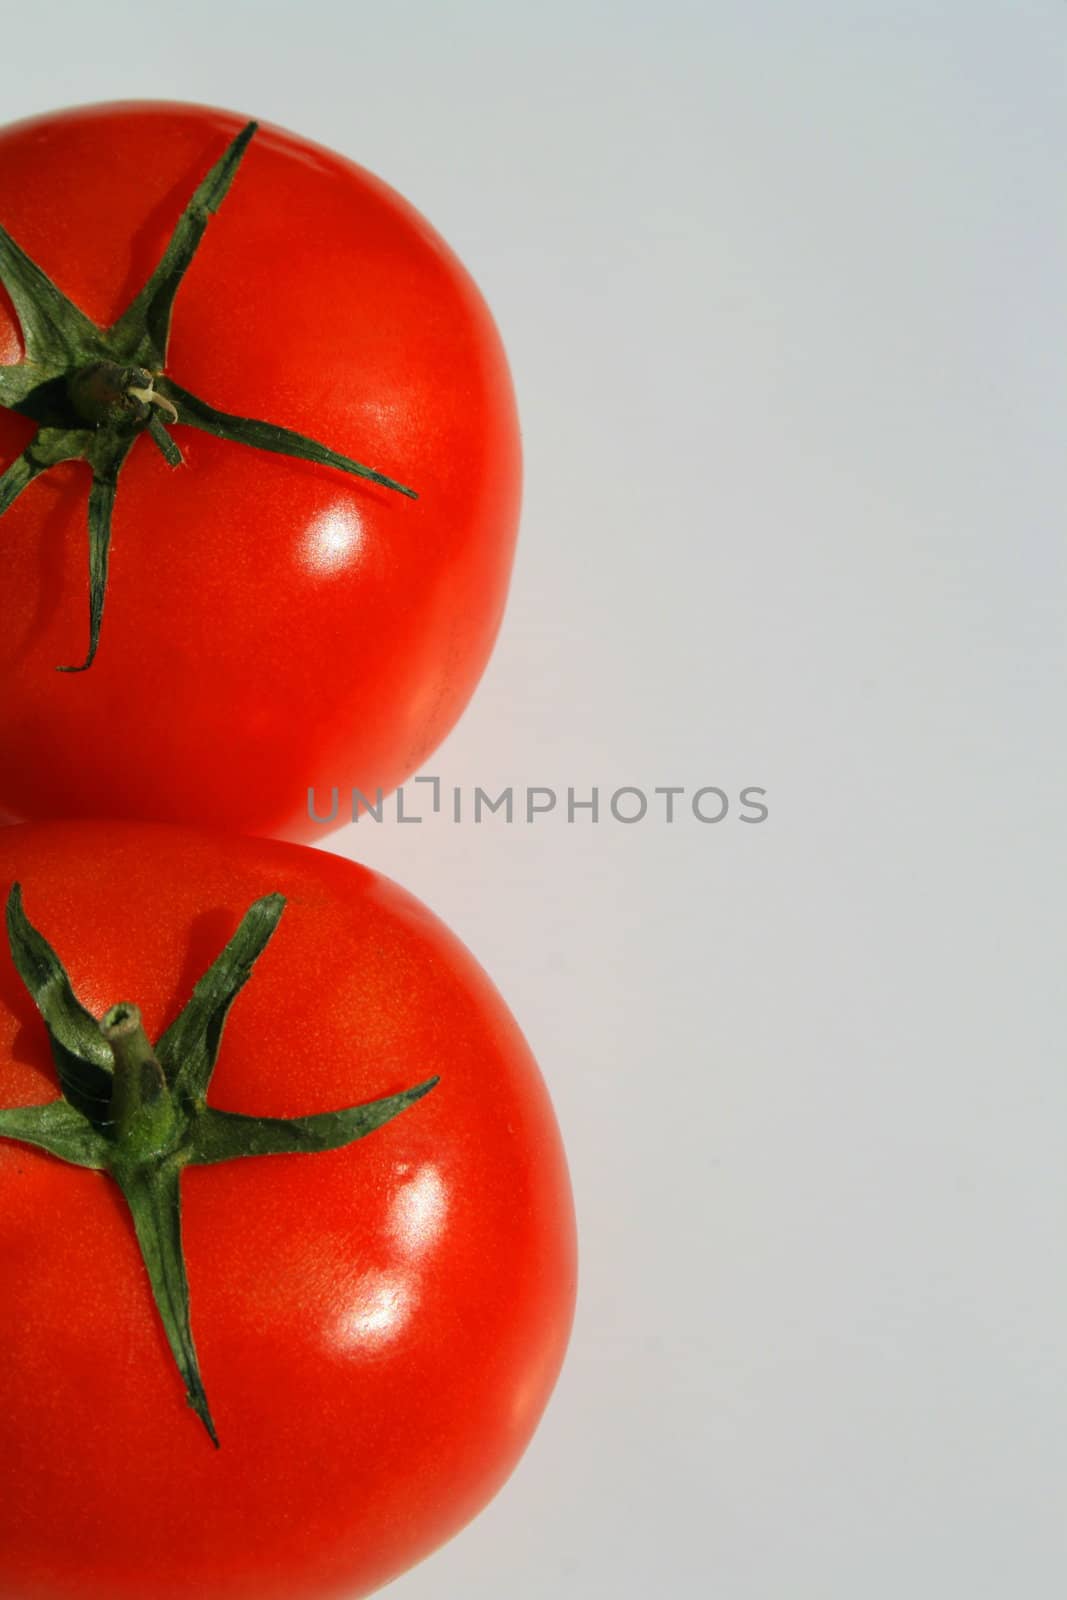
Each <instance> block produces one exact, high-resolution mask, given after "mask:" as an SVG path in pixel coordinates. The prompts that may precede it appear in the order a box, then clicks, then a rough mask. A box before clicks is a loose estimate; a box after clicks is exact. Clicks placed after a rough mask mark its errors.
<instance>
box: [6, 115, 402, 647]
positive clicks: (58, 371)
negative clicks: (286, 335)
mask: <svg viewBox="0 0 1067 1600" xmlns="http://www.w3.org/2000/svg"><path fill="white" fill-rule="evenodd" d="M255 131H256V124H255V123H254V122H250V123H248V125H247V127H245V128H243V129H242V130H241V132H240V133H239V134H238V135H237V137H236V138H235V139H234V140H233V142H232V143H231V144H230V146H229V148H228V149H227V150H226V152H225V154H224V155H223V156H222V157H221V159H220V160H219V161H217V162H216V163H215V165H214V166H213V167H212V169H211V171H210V172H209V173H208V174H207V176H206V178H205V179H204V180H203V182H202V183H201V184H200V186H199V188H198V189H197V190H196V192H195V194H194V195H193V197H192V199H191V200H190V201H189V204H188V205H187V206H186V208H185V210H184V211H183V213H182V215H181V218H180V219H179V222H178V225H177V227H176V228H175V230H174V233H173V235H172V236H171V240H170V243H169V244H168V245H167V248H166V250H165V251H164V253H163V257H162V259H161V261H160V263H159V265H158V266H157V267H156V270H155V272H153V274H152V276H151V278H149V280H148V282H147V283H146V284H145V286H144V288H143V289H142V290H141V292H140V294H138V295H137V297H136V298H135V299H134V300H133V301H132V303H131V304H130V305H129V306H128V307H127V308H126V310H125V311H124V312H123V314H122V316H121V317H120V318H119V320H118V321H117V322H116V323H115V324H114V325H113V326H112V327H110V328H99V327H97V325H96V323H94V322H91V321H90V319H89V318H88V317H87V316H86V315H85V313H84V312H82V311H80V310H79V309H78V307H77V306H76V305H74V303H73V301H71V300H68V299H67V297H66V295H65V294H64V293H63V292H62V290H61V289H59V288H57V287H56V285H55V284H54V283H53V282H52V280H51V279H50V278H49V277H48V276H47V274H46V273H44V272H42V270H41V268H40V267H39V266H38V265H37V264H36V262H34V261H32V260H31V259H30V257H29V256H28V255H27V254H26V253H25V251H24V250H22V249H21V248H20V247H19V246H18V245H17V244H16V243H15V241H14V239H12V237H11V235H10V234H9V233H7V231H6V230H5V229H4V228H3V227H0V283H2V284H3V286H4V288H5V289H6V290H7V292H8V294H9V295H10V296H11V300H12V303H13V305H14V307H15V313H16V315H17V316H18V319H19V322H20V324H21V327H22V334H23V339H24V342H25V346H26V359H25V360H24V361H22V362H20V363H19V364H18V365H17V366H7V367H4V366H0V408H6V409H7V410H10V411H17V412H20V413H21V414H22V415H23V416H26V417H29V418H30V419H31V420H32V421H34V422H36V423H37V433H36V435H35V437H34V438H33V439H32V440H31V442H30V444H29V445H28V446H27V448H26V449H25V450H24V451H23V453H22V455H21V456H19V457H18V458H17V460H15V461H13V462H12V464H11V466H10V467H8V469H7V471H6V472H4V473H3V474H2V475H0V516H2V515H3V513H4V512H5V511H6V510H7V509H8V507H9V506H10V505H12V504H13V503H14V501H15V500H16V499H17V498H18V496H19V495H20V494H21V493H22V492H23V490H24V489H26V488H28V487H29V485H30V484H31V483H32V482H33V480H34V479H35V478H36V477H38V476H39V475H40V474H41V473H42V472H46V471H47V470H48V468H49V467H54V466H57V465H58V464H59V462H61V461H76V460H81V461H86V462H88V464H89V467H90V469H91V471H92V487H91V489H90V491H89V648H88V653H87V654H86V657H85V660H84V661H83V662H82V663H81V664H80V665H79V666H76V667H61V668H60V669H59V670H60V671H61V672H82V671H84V670H85V669H86V668H87V667H90V666H91V665H92V663H93V660H94V658H95V656H96V652H97V648H98V646H99V643H100V628H101V624H102V622H103V615H104V600H105V598H106V595H107V573H108V556H109V552H110V545H111V518H112V512H113V509H114V504H115V493H116V488H117V484H118V477H119V473H120V471H121V469H122V467H123V465H124V463H125V461H126V457H127V456H128V455H129V453H130V450H131V449H132V448H133V445H134V443H135V442H136V440H137V437H138V435H139V434H141V433H147V434H148V436H149V437H150V438H151V439H152V440H153V442H154V443H155V444H156V446H157V447H158V448H159V450H160V451H161V452H162V453H163V456H164V457H165V459H166V460H167V462H168V463H169V464H170V466H172V467H177V466H180V465H181V463H182V455H181V451H180V449H179V448H178V445H177V444H176V443H175V441H174V440H173V438H172V437H171V435H170V434H169V433H168V431H167V425H168V424H170V423H181V424H184V425H185V426H188V427H192V428H199V429H200V430H201V431H202V432H205V433H210V434H213V435H214V436H215V437H216V438H219V439H226V440H229V441H230V442H231V443H233V444H245V445H251V446H253V447H254V448H255V449H258V450H269V451H273V452H274V453H276V454H279V455H287V456H294V457H296V458H297V459H299V460H301V461H311V462H314V463H316V464H317V465H319V466H324V467H334V468H337V469H338V470H339V471H341V472H348V473H351V474H352V475H354V476H355V477H358V478H367V479H369V480H370V481H371V482H372V483H378V484H381V485H382V486H383V487H384V488H386V489H395V490H396V492H397V493H398V494H403V495H407V496H408V498H409V499H412V500H414V499H416V498H417V497H416V494H415V491H414V490H413V489H408V488H405V487H404V485H403V484H400V483H397V482H395V480H394V479H392V478H387V477H386V476H385V474H384V473H382V472H378V471H377V470H375V469H374V468H373V467H366V466H363V465H362V464H361V463H360V462H358V461H354V460H352V458H351V457H350V456H345V455H341V454H340V453H339V452H338V451H336V450H331V449H330V448H329V446H328V445H324V444H319V443H318V441H317V440H315V439H310V438H308V437H306V436H305V435H304V434H301V433H294V432H293V431H292V429H290V428H280V427H276V426H275V425H274V424H273V423H270V422H260V421H257V420H256V419H254V418H251V417H235V416H230V415H228V414H227V413H226V412H224V411H218V410H216V409H215V408H214V407H213V406H211V405H209V404H208V403H207V402H206V401H204V400H200V399H198V398H197V397H196V396H195V395H192V394H189V393H188V392H187V391H186V390H185V389H183V388H181V387H180V385H179V384H177V383H175V382H174V380H173V379H172V378H170V377H168V376H167V375H166V374H165V371H164V369H165V367H166V361H167V344H168V341H169V338H170V324H171V313H172V311H173V307H174V298H175V295H176V294H177V292H178V289H179V287H180V285H181V282H182V279H183V277H184V276H185V273H186V272H187V270H188V268H189V265H190V263H191V262H192V259H193V257H194V255H195V254H196V251H197V248H198V246H199V244H200V241H201V239H202V238H203V236H204V231H205V229H206V228H207V225H208V221H209V220H210V218H211V216H212V215H213V213H214V212H216V211H217V210H218V208H219V206H220V205H221V204H222V202H223V200H224V199H225V197H226V194H227V192H228V190H229V187H230V184H231V183H232V182H233V178H234V175H235V173H236V172H237V169H238V167H239V166H240V164H241V160H242V157H243V156H244V153H245V150H246V149H247V147H248V144H249V141H250V140H251V138H252V136H253V134H254V133H255Z"/></svg>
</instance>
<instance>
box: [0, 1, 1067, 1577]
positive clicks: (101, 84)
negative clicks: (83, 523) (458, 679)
mask: <svg viewBox="0 0 1067 1600" xmlns="http://www.w3.org/2000/svg"><path fill="white" fill-rule="evenodd" d="M1065 42H1067V11H1065V9H1064V7H1063V6H1062V5H1061V4H1058V3H1052V0H1048V3H1033V0H1001V3H991V0H929V3H926V4H922V3H908V0H882V3H878V4H872V3H865V0H859V3H857V0H840V3H827V0H812V3H801V0H782V3H779V4H773V3H769V0H755V3H753V0H703V3H700V4H698V3H693V4H683V3H681V0H668V3H666V4H656V5H653V4H651V3H650V0H645V3H643V4H640V5H634V4H607V3H605V4H592V3H590V0H577V3H568V4H566V5H563V4H560V3H558V0H553V3H548V4H541V5H539V6H528V5H519V4H517V3H515V0H506V3H497V4H471V3H467V0H457V3H455V4H449V5H447V6H445V5H428V4H399V5H384V4H380V5H378V4H376V5H374V6H367V5H362V4H355V5H352V4H340V3H338V4H335V5H329V4H325V3H322V0H302V3H300V4H282V5H279V4H270V3H263V0H259V3H257V4H254V5H253V4H245V3H241V4H235V3H232V0H230V3H225V4H219V3H212V4H206V3H203V0H183V4H182V5H181V6H180V7H173V8H167V7H161V6H146V5H143V4H137V5H126V4H119V3H116V0H97V3H96V4H94V5H92V6H85V5H77V6H71V5H60V6H50V7H48V8H47V9H42V8H40V7H33V6H23V7H20V8H19V9H18V10H17V11H16V9H15V8H14V7H12V6H9V7H7V8H6V15H5V24H4V43H3V50H4V57H5V63H4V74H3V76H4V101H5V113H6V115H8V116H10V117H15V116H19V115H23V114H25V113H28V112H31V111H37V110H42V109H45V108H47V107H50V106H54V105H56V104H62V103H65V102H72V101H82V100H91V99H103V98H112V97H135V96H151V95H163V96H168V97H179V98H187V99H199V100H205V101H210V102H214V103H217V104H222V105H226V106H231V107H233V108H235V109H238V110H241V111H245V112H248V113H254V114H256V115H258V116H261V117H264V118H268V119H272V120H274V121H276V122H280V123H282V124H285V125H288V126H290V127H292V128H294V129H296V130H299V131H301V132H303V133H305V134H307V135H309V136H312V137H314V138H317V139H319V140H321V141H323V142H325V143H327V144H330V145H334V146H336V147H337V148H339V149H340V150H343V151H345V152H346V153H348V154H350V155H352V156H354V157H355V158H357V159H358V160H360V161H362V162H363V163H365V164H366V165H368V166H370V167H371V168H373V169H374V170H376V171H378V172H379V173H380V174H381V175H382V176H384V177H385V178H387V179H388V180H389V181H391V182H392V183H393V184H394V185H396V186H397V187H398V188H399V189H401V190H402V191H403V192H404V193H405V194H407V195H408V196H409V197H410V198H411V199H412V200H414V201H415V203H416V204H417V205H419V206H420V207H421V208H422V209H423V210H424V211H425V213H426V214H427V215H428V216H429V217H430V218H431V219H432V221H433V222H434V223H435V224H436V225H437V226H438V227H439V228H440V229H441V230H442V232H444V234H445V235H446V236H447V237H448V238H449V240H450V241H451V242H452V244H453V245H454V246H455V247H456V248H457V249H458V251H459V252H460V253H461V255H462V256H463V257H464V258H465V260H466V261H467V262H468V263H469V265H470V266H471V268H472V269H473V271H474V273H475V275H476V276H477V278H478V279H479V280H480V282H481V284H482V285H483V287H484V289H485V291H486V293H487V295H488V297H489V299H490V301H491V303H492V305H493V307H494V309H495V311H496V314H497V317H498V319H499V322H500V324H501V327H502V329H503V332H504V336H505V339H506V342H507V345H508V348H509V350H510V352H511V356H512V360H513V363H514V370H515V375H516V380H517V384H518V389H519V395H520V400H521V405H522V413H523V421H524V428H525V438H526V452H527V468H528V488H527V495H526V503H525V512H524V518H523V530H522V540H521V550H520V555H519V560H518V565H517V568H516V574H515V582H514V588H513V592H512V600H511V605H510V609H509V612H508V617H507V621H506V625H505V628H504V632H503V635H502V637H501V640H500V645H499V649H498V651H497V654H496V656H495V658H494V660H493V663H492V666H491V669H490V671H489V673H488V675H487V677H486V679H485V682H484V684H483V686H482V688H481V690H480V691H479V693H478V695H477V696H476V698H475V700H474V702H473V704H472V706H471V708H470V710H469V712H468V713H467V716H466V717H465V719H464V720H463V722H462V724H461V725H460V727H459V728H458V729H457V731H456V732H455V733H454V735H453V736H452V738H451V739H450V740H449V741H448V744H447V745H446V746H445V748H444V749H442V750H441V751H440V752H439V753H438V755H437V756H436V758H435V759H434V761H432V762H431V763H428V764H427V768H426V771H427V772H436V773H439V774H441V775H442V777H443V778H444V779H445V780H446V781H447V782H448V783H450V784H453V783H455V784H461V785H465V786H471V787H473V785H474V784H476V783H481V784H483V785H485V786H487V787H493V788H495V787H499V786H500V785H503V784H506V783H509V782H512V783H515V784H519V785H521V784H524V783H535V784H543V785H548V786H556V787H558V788H560V789H565V787H566V786H567V785H568V784H573V785H575V786H580V787H583V788H586V787H588V786H590V785H593V784H597V785H599V786H600V787H601V788H602V790H603V791H605V794H608V793H610V792H611V790H612V789H614V788H615V787H616V786H617V785H619V784H633V785H638V786H641V787H643V788H645V789H648V790H651V789H652V788H653V787H654V786H656V785H666V784H678V785H683V786H685V787H687V788H688V789H689V790H692V789H696V788H698V787H700V786H701V785H705V784H717V785H721V786H722V787H723V788H725V789H726V790H727V791H729V792H730V793H731V794H733V793H736V791H737V790H738V789H739V788H740V787H741V786H743V785H745V784H756V785H761V786H764V787H765V788H767V790H768V803H769V806H770V816H769V819H768V821H767V822H766V823H765V824H763V825H761V826H751V825H744V824H742V823H740V822H739V821H737V820H735V818H734V817H733V815H731V816H730V817H728V818H727V819H726V820H725V821H724V822H723V823H721V824H719V825H717V826H706V825H701V824H700V823H698V822H696V821H695V819H693V818H692V816H691V815H689V816H680V817H679V819H678V821H676V822H675V823H674V824H672V825H667V824H666V822H664V821H663V820H662V816H661V815H660V817H659V818H658V819H655V818H653V817H651V816H650V817H649V818H648V819H646V820H645V821H644V822H643V823H641V824H639V825H634V826H629V827H627V826H622V825H620V824H618V823H611V822H601V823H600V824H599V825H598V826H596V827H593V826H591V825H589V823H588V822H584V823H575V824H574V825H573V826H568V825H567V823H566V822H565V821H559V820H558V819H555V820H554V819H552V818H546V819H545V820H544V821H543V822H540V823H537V824H535V825H533V826H530V827H527V826H525V825H512V826H511V827H508V826H507V825H506V824H505V823H504V822H503V821H502V820H500V821H498V822H496V823H492V824H485V825H483V826H482V827H480V828H475V827H474V826H472V825H469V824H467V825H461V826H455V825H453V824H451V823H449V822H447V821H445V820H444V819H443V818H439V819H437V820H436V821H434V822H427V823H424V824H422V825H419V826H411V827H406V828H405V827H397V826H396V825H395V824H390V825H385V824H383V825H382V826H381V827H380V828H375V827H374V825H373V824H366V823H361V824H360V825H359V826H358V828H355V829H349V830H348V832H346V833H345V834H344V835H342V836H340V838H339V840H338V841H337V842H336V843H337V847H339V848H341V849H343V850H345V851H346V852H348V853H351V854H353V855H359V856H361V857H362V858H363V859H365V860H367V861H368V862H370V863H371V864H372V865H375V866H380V867H382V868H383V869H385V870H386V871H387V872H389V873H391V874H393V875H394V876H396V877H398V878H399V879H400V880H401V881H402V882H403V883H405V884H406V885H408V886H409V887H410V888H412V889H413V890H414V891H415V892H416V893H418V894H419V895H421V896H422V897H423V898H424V899H426V900H427V901H428V902H429V903H430V904H431V905H432V906H433V907H434V908H435V909H436V910H437V911H438V912H440V913H441V914H443V916H444V917H445V918H446V919H447V920H448V921H449V922H450V923H451V924H452V926H453V927H454V928H455V929H456V930H457V931H458V932H459V933H460V934H461V936H462V937H463V938H464V939H466V941H467V942H468V943H469V944H470V945H471V946H472V948H473V949H474V950H475V952H476V953H477V954H478V955H479V956H480V958H481V959H482V960H483V962H485V964H486V965H487V966H488V968H489V970H490V971H491V972H492V974H493V976H494V977H495V978H496V980H497V982H498V983H499V985H500V986H501V988H502V989H503V991H504V993H505V994H506V996H507V997H508V999H509V1001H510V1002H511V1004H512V1006H513V1008H514V1009H515V1011H516V1013H517V1015H518V1016H519V1018H520V1019H521V1021H522V1023H523V1026H524V1027H525V1029H526V1031H527V1033H528V1035H529V1037H530V1039H531V1041H532V1043H533V1045H534V1047H535V1049H536V1051H537V1054H538V1056H539V1058H540V1060H541V1062H542V1063H543V1067H544V1071H545V1074H546V1076H547V1078H548V1080H549V1083H550V1085H551V1088H552V1092H553V1094H554V1096H555V1100H556V1104H557V1106H558V1109H559V1114H560V1118H561V1121H562V1123H563V1127H564V1131H565V1134H566V1138H567V1141H568V1146H569V1149H570V1153H571V1158H572V1163H573V1172H574V1179H575V1186H576V1191H577V1198H578V1205H579V1211H580V1219H581V1228H582V1245H583V1261H582V1291H581V1303H580V1310H579V1316H578V1321H577V1327H576V1332H575V1339H574V1344H573V1348H572V1352H571V1357H570V1361H569V1365H568V1367H567V1370H566V1372H565V1375H564V1378H563V1380H562V1382H561V1385H560V1388H559V1390H558V1391H557V1395H556V1398H555V1400H554V1402H553V1405H552V1407H551V1409H550V1411H549V1413H548V1415H547V1417H546V1420H545V1422H544V1424H543V1427H542V1429H541V1431H540V1433H539V1435H538V1437H537V1439H536V1441H535V1444H534V1446H533V1448H532V1450H531V1452H530V1454H529V1456H528V1457H527V1459H526V1460H525V1462H524V1463H523V1465H522V1467H521V1468H520V1469H519V1471H518V1473H517V1474H516V1476H515V1478H514V1479H513V1480H512V1482H511V1484H510V1485H509V1486H508V1488H507V1489H506V1491H505V1492H504V1493H503V1494H502V1495H501V1496H500V1498H499V1499H498V1500H497V1502H496V1503H495V1504H494V1505H493V1506H492V1508H491V1509H490V1510H489V1511H488V1512H486V1513H485V1514H484V1515H483V1516H482V1517H481V1518H480V1520H479V1521H478V1522H477V1523H476V1524H475V1525H474V1527H472V1528H471V1529H470V1530H468V1532H467V1533H465V1534H464V1535H463V1536H462V1537H461V1538H459V1539H458V1540H456V1541H455V1542H454V1543H453V1544H452V1545H451V1546H450V1547H449V1548H448V1549H447V1550H446V1551H444V1552H442V1553H440V1554H438V1555H437V1556H436V1557H434V1558H433V1560H432V1561H430V1562H429V1563H428V1564H426V1565H425V1566H424V1567H422V1568H421V1569H420V1570H418V1571H417V1572H415V1573H413V1574H411V1575H409V1576H408V1577H406V1578H404V1579H402V1580H401V1581H400V1582H398V1583H397V1584H396V1586H395V1588H394V1589H393V1590H391V1591H390V1593H392V1594H395V1595H396V1600H441V1597H442V1596H445V1597H453V1596H454V1597H456V1600H461V1597H462V1600H481V1597H484V1600H498V1597H499V1596H500V1595H501V1594H502V1593H505V1592H507V1593H510V1594H512V1595H514V1596H515V1597H516V1600H545V1597H547V1596H550V1595H551V1596H553V1597H555V1596H559V1597H564V1600H589V1597H593V1600H599V1597H601V1596H603V1597H605V1600H616V1597H620V1600H621V1597H626V1600H629V1597H634V1600H637V1597H646V1596H647V1595H648V1594H649V1593H650V1592H651V1593H655V1592H660V1593H667V1594H672V1595H675V1594H676V1595H680V1596H689V1595H696V1594H702V1593H708V1594H714V1595H716V1596H722V1597H724V1600H808V1597H811V1600H855V1597H857V1596H861V1595H862V1596H863V1597H864V1600H900V1597H901V1596H904V1595H907V1596H919V1597H922V1600H926V1597H928V1596H929V1597H930V1600H955V1597H957V1596H958V1597H960V1600H964V1597H966V1600H1009V1597H1012V1600H1014V1597H1015V1596H1019V1595H1024V1596H1026V1600H1059V1597H1060V1596H1061V1595H1062V1594H1063V1593H1064V1591H1065V1587H1067V1522H1065V1519H1064V1504H1065V1496H1067V1328H1065V1311H1067V1293H1065V1287H1067V1280H1065V1265H1064V1255H1065V1251H1064V1219H1065V1210H1067V1205H1065V1203H1067V1180H1065V1171H1067V1162H1065V1149H1064V1146H1065V1128H1067V1081H1065V1073H1064V1062H1063V1014H1062V1010H1061V1008H1060V1006H1059V1005H1058V1004H1057V1003H1056V1002H1057V1001H1058V999H1059V994H1058V993H1057V990H1058V988H1060V987H1062V972H1063V956H1064V949H1063V942H1062V937H1061V936H1062V931H1063V919H1062V906H1063V902H1064V888H1065V885H1064V881H1063V877H1062V864H1063V832H1062V827H1061V813H1062V811H1063V807H1064V802H1065V798H1067V797H1065V793H1064V789H1065V786H1064V782H1063V779H1064V762H1063V758H1062V753H1061V752H1062V743H1063V726H1064V709H1065V708H1064V696H1063V668H1064V660H1063V654H1064V652H1063V644H1062V639H1063V632H1064V620H1065V616H1064V612H1065V607H1064V604H1063V601H1064V592H1063V591H1064V568H1063V557H1062V553H1061V552H1062V543H1061V540H1062V514H1063V504H1064V497H1063V491H1064V488H1065V487H1067V485H1065V472H1064V455H1063V439H1064V433H1065V427H1067V404H1065V391H1064V385H1063V370H1064V369H1063V358H1064V352H1065V333H1067V328H1065V318H1064V312H1063V287H1064V283H1065V281H1067V248H1065V246H1067V236H1065V235H1067V228H1065V216H1064V210H1063V206H1062V162H1063V148H1064V135H1065V133H1067V110H1065V100H1064V82H1065V79H1064V69H1065V66H1067V48H1065ZM338 778H339V781H340V782H342V783H343V782H344V780H345V775H344V774H339V775H338ZM427 792H428V791H426V790H423V791H420V793H421V794H422V795H423V797H425V795H426V793H427ZM657 804H659V805H662V802H657Z"/></svg>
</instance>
